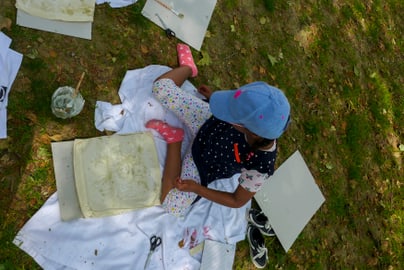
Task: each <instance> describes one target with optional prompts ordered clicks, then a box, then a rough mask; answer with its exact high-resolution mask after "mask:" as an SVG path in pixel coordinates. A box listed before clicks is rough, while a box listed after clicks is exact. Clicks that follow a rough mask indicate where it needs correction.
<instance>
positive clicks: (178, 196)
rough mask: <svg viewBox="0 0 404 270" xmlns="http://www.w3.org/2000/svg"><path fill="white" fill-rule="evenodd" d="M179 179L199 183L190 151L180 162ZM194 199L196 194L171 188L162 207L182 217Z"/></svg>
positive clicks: (196, 169)
mask: <svg viewBox="0 0 404 270" xmlns="http://www.w3.org/2000/svg"><path fill="white" fill-rule="evenodd" d="M181 179H192V180H195V181H196V182H198V183H200V177H199V172H198V168H197V167H196V165H195V163H194V161H193V158H192V153H191V151H188V152H187V154H186V155H185V157H184V161H183V162H182V172H181ZM196 198H197V194H195V193H193V192H185V191H180V190H178V189H176V188H172V189H171V190H170V191H169V192H168V194H167V196H166V197H165V200H164V201H163V202H162V207H163V208H164V209H165V210H166V211H167V212H168V213H170V214H173V215H175V216H177V217H180V216H184V215H185V214H186V213H187V212H188V210H189V209H190V207H191V205H192V203H193V202H194V201H195V199H196Z"/></svg>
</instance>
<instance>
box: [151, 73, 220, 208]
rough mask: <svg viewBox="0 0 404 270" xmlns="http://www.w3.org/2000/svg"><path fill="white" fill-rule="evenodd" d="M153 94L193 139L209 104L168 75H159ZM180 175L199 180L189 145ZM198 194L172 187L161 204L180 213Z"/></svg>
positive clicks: (207, 110) (206, 113)
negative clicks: (184, 89) (181, 86)
mask: <svg viewBox="0 0 404 270" xmlns="http://www.w3.org/2000/svg"><path fill="white" fill-rule="evenodd" d="M153 94H154V96H155V97H156V98H157V100H159V101H160V103H161V104H162V105H163V106H164V107H165V108H167V109H169V110H171V111H172V112H174V114H175V115H176V116H177V117H178V118H179V119H180V120H181V121H182V122H183V123H184V124H185V125H186V126H187V127H188V128H189V130H190V131H191V134H192V139H193V138H195V136H196V134H197V132H198V130H199V128H200V127H201V126H202V125H203V123H205V121H206V120H207V119H208V118H210V117H211V115H212V113H211V112H210V110H209V104H208V103H207V102H204V101H203V100H201V99H199V98H198V97H196V96H194V95H192V94H190V93H188V92H185V91H183V90H182V89H181V88H180V87H178V86H177V85H176V84H175V83H174V82H173V81H172V80H171V79H160V80H158V81H156V82H155V83H154V85H153ZM181 178H182V179H193V180H195V181H197V182H198V183H200V177H199V173H198V169H197V167H196V165H195V163H194V161H193V158H192V152H191V146H190V147H189V149H188V150H187V152H186V154H185V156H184V158H183V161H182V171H181ZM196 197H197V195H196V194H195V193H192V192H184V191H179V190H178V189H176V188H174V189H172V190H171V191H170V192H169V193H168V194H167V196H166V198H165V200H164V202H163V204H162V206H163V207H164V209H166V211H167V212H169V213H171V214H174V215H176V216H183V215H184V214H185V213H186V212H187V210H188V209H189V207H190V206H191V204H192V202H193V201H194V200H195V198H196Z"/></svg>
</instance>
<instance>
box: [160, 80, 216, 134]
mask: <svg viewBox="0 0 404 270" xmlns="http://www.w3.org/2000/svg"><path fill="white" fill-rule="evenodd" d="M153 94H154V96H155V97H156V98H157V99H158V100H159V101H160V103H161V104H162V105H163V106H164V107H166V108H167V109H169V110H171V111H172V112H174V113H175V115H176V116H177V117H178V118H179V119H180V120H181V121H182V122H183V123H185V125H186V126H187V127H188V128H189V129H190V130H191V132H192V135H193V136H195V135H196V133H197V132H198V130H199V128H200V127H201V126H202V124H203V123H205V121H206V120H207V119H208V118H209V117H211V115H212V113H211V112H210V109H209V104H208V103H206V102H204V101H203V100H201V99H200V98H198V97H196V96H194V95H192V94H190V93H187V92H185V91H183V90H182V89H181V88H179V87H178V86H177V85H176V84H175V82H174V81H173V80H172V79H168V78H165V77H163V78H162V79H159V80H157V81H156V82H155V83H154V86H153Z"/></svg>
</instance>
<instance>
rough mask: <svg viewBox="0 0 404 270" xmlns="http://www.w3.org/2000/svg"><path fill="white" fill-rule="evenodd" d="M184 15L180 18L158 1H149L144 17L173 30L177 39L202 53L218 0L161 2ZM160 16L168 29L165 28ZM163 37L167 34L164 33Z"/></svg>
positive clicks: (144, 9) (163, 0) (171, 0)
mask: <svg viewBox="0 0 404 270" xmlns="http://www.w3.org/2000/svg"><path fill="white" fill-rule="evenodd" d="M159 1H161V2H163V3H164V4H166V5H168V6H169V7H171V8H173V9H174V10H176V11H177V12H179V13H182V14H183V15H184V17H183V18H179V17H178V16H177V15H175V14H174V13H173V12H171V11H170V10H168V9H167V8H165V7H163V6H162V5H160V4H159V3H158V2H157V1H156V0H147V2H146V4H145V6H144V8H143V10H142V15H143V16H145V17H146V18H148V19H149V20H151V21H152V22H154V23H155V24H157V25H158V26H160V27H161V28H163V29H165V28H166V27H168V28H170V29H171V30H173V31H174V32H175V34H176V37H177V38H178V39H180V40H182V41H183V42H185V43H187V44H188V45H190V46H191V47H193V48H194V49H195V50H198V51H200V49H201V46H202V43H203V39H204V38H205V34H206V30H207V28H208V25H209V22H210V19H211V17H212V13H213V10H214V9H215V6H216V0H203V1H201V0H175V1H173V0H159ZM156 13H157V14H159V16H160V17H161V19H162V20H163V22H164V24H165V25H166V27H164V26H163V24H162V23H161V21H160V19H159V18H158V16H156ZM162 35H165V33H164V32H163V31H162Z"/></svg>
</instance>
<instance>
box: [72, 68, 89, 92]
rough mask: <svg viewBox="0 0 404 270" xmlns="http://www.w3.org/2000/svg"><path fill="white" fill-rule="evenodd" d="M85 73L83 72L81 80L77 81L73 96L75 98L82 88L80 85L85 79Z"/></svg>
mask: <svg viewBox="0 0 404 270" xmlns="http://www.w3.org/2000/svg"><path fill="white" fill-rule="evenodd" d="M85 74H86V73H85V72H83V73H82V74H81V77H80V80H79V82H78V83H77V86H76V88H75V89H74V93H73V98H75V97H76V96H77V95H78V93H79V89H80V86H81V82H82V81H83V79H84V75H85Z"/></svg>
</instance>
